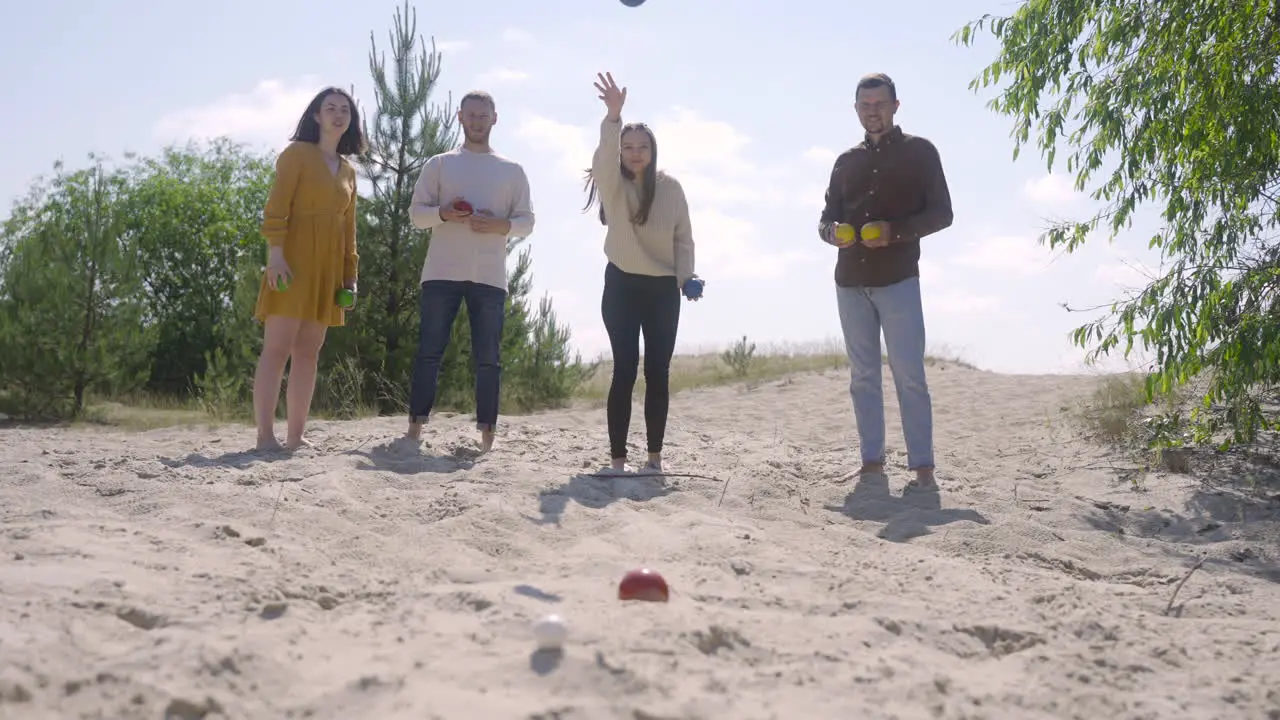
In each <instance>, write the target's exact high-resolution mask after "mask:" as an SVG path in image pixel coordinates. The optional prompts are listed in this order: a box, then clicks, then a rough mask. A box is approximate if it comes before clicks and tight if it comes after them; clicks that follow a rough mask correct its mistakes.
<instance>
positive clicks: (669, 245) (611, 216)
mask: <svg viewBox="0 0 1280 720" xmlns="http://www.w3.org/2000/svg"><path fill="white" fill-rule="evenodd" d="M622 125H623V122H622V121H621V120H618V121H617V122H611V121H610V120H609V118H608V117H606V118H605V119H604V120H602V121H601V122H600V144H599V145H598V146H597V147H596V152H595V156H594V157H593V158H592V160H591V175H592V177H594V178H595V181H596V188H597V193H598V197H599V199H600V204H601V205H602V206H603V207H604V214H605V221H606V222H607V223H608V230H607V231H606V232H605V236H604V254H605V256H606V257H607V258H609V261H610V262H612V263H613V264H614V265H617V266H618V268H619V269H620V270H622V271H624V272H629V273H634V274H637V275H657V276H661V275H674V276H675V278H676V282H677V284H678V285H683V284H684V282H685V281H686V280H688V279H689V278H691V277H694V276H695V275H694V270H693V230H692V228H691V226H690V223H689V202H688V200H686V198H685V195H684V188H683V187H681V186H680V183H679V182H678V181H677V180H676V179H675V178H673V177H671V176H670V175H667V174H666V173H664V172H662V171H659V172H658V177H657V187H656V188H655V191H654V198H653V207H652V208H651V209H650V211H649V220H648V222H646V223H645V224H644V225H636V224H635V223H633V222H631V217H632V215H634V214H635V210H636V208H639V207H640V182H639V180H636V181H631V180H627V179H626V178H624V177H623V176H622V171H621V168H620V167H619V165H618V148H619V145H620V143H621V131H622Z"/></svg>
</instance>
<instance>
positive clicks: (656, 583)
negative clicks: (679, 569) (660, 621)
mask: <svg viewBox="0 0 1280 720" xmlns="http://www.w3.org/2000/svg"><path fill="white" fill-rule="evenodd" d="M670 597H671V591H670V590H669V589H667V581H666V580H663V579H662V575H659V574H658V573H657V572H655V571H653V570H650V569H649V568H641V569H639V570H632V571H630V572H628V573H627V574H626V575H623V576H622V581H621V582H619V583H618V599H619V600H644V601H646V602H667V600H668V599H669V598H670Z"/></svg>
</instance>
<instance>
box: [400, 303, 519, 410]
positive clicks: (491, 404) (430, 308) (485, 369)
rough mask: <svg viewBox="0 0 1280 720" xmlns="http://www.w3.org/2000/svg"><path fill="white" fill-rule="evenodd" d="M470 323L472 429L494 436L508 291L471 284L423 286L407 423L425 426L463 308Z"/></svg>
mask: <svg viewBox="0 0 1280 720" xmlns="http://www.w3.org/2000/svg"><path fill="white" fill-rule="evenodd" d="M464 300H465V301H466V303H467V316H468V317H469V318H470V319H471V361H472V362H473V363H474V364H475V369H476V426H477V427H478V428H479V429H481V430H492V429H494V428H495V427H497V424H498V393H499V382H500V380H501V375H502V364H501V358H500V350H501V348H502V324H503V321H504V320H506V300H507V291H506V290H504V289H502V288H498V287H494V286H492V285H485V284H483V283H475V282H471V281H459V280H429V281H427V282H424V283H422V295H421V306H420V312H419V321H418V323H419V324H418V358H417V362H416V363H415V364H414V370H413V382H412V384H411V386H410V389H409V422H411V423H419V422H426V420H427V417H428V416H429V415H430V414H431V407H432V406H433V405H434V404H435V401H436V387H437V384H438V382H439V379H440V361H441V359H442V358H443V357H444V351H445V350H446V349H447V348H448V347H449V335H450V334H451V333H452V331H453V322H454V320H456V319H457V317H458V310H459V308H461V307H462V302H463V301H464Z"/></svg>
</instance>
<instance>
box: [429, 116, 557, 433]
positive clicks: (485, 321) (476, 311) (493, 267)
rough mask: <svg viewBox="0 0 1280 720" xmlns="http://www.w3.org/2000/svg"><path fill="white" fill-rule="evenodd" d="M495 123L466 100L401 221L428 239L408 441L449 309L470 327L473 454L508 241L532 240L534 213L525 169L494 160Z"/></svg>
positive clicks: (491, 385) (493, 376)
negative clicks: (453, 132) (455, 133)
mask: <svg viewBox="0 0 1280 720" xmlns="http://www.w3.org/2000/svg"><path fill="white" fill-rule="evenodd" d="M497 121H498V112H497V109H496V107H495V105H494V101H493V98H492V97H491V96H490V95H489V94H487V93H483V92H478V91H477V92H470V93H468V94H466V95H464V96H463V98H462V102H461V103H460V104H459V106H458V123H459V125H460V126H461V127H462V132H463V135H464V137H465V142H464V143H463V144H462V147H460V148H457V149H455V150H450V151H449V152H446V153H441V154H439V155H436V156H434V157H432V158H431V159H430V160H428V161H427V162H426V164H425V165H424V166H423V168H422V173H421V174H420V175H419V176H418V184H417V185H416V186H415V187H414V190H413V201H412V203H411V205H410V206H409V218H410V220H411V221H412V222H413V224H414V225H415V226H416V227H419V228H422V229H424V230H430V231H431V245H430V247H429V248H428V250H427V258H426V261H425V262H424V263H423V266H422V296H421V301H422V303H421V305H422V306H421V319H420V327H419V337H418V358H417V363H416V365H415V367H414V373H413V382H412V386H411V388H410V397H409V430H408V433H406V435H407V437H408V438H409V439H410V440H413V441H418V440H420V439H421V437H422V426H423V425H424V424H425V423H426V421H427V417H428V415H430V413H431V408H432V406H433V405H434V404H435V399H436V383H437V379H438V378H439V375H440V361H441V359H442V358H443V357H444V352H445V350H446V349H447V348H448V345H449V335H450V333H451V332H452V330H453V322H454V320H455V319H456V318H457V316H458V309H459V308H460V307H461V305H462V303H463V302H464V301H465V302H466V303H467V316H468V317H469V318H470V319H471V352H472V355H473V356H474V358H475V363H476V424H477V426H478V428H479V430H480V443H481V448H482V449H483V450H485V451H488V450H489V449H490V448H491V447H492V446H493V435H494V429H495V428H496V427H497V423H498V396H499V379H500V374H501V369H502V366H501V358H500V357H499V351H500V349H501V346H502V327H503V320H504V319H505V317H506V299H507V241H508V240H509V239H510V238H515V237H528V236H529V235H530V234H531V233H532V232H533V221H534V217H533V205H532V201H531V200H530V197H529V196H530V193H529V179H528V177H527V176H526V175H525V172H524V168H522V167H521V166H520V164H519V163H517V162H515V161H514V160H510V159H508V158H506V157H503V156H502V155H499V154H498V153H496V152H494V151H493V148H492V147H490V145H489V133H490V132H491V130H492V129H493V126H494V125H495V124H496V123H497Z"/></svg>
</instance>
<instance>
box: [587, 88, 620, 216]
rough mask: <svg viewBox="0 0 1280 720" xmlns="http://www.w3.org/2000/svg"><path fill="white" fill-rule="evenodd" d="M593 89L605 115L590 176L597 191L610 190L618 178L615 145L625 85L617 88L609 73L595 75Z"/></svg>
mask: <svg viewBox="0 0 1280 720" xmlns="http://www.w3.org/2000/svg"><path fill="white" fill-rule="evenodd" d="M595 87H596V90H597V91H599V93H600V99H601V100H602V101H604V106H605V115H604V119H603V120H601V121H600V141H599V143H598V144H597V145H596V152H595V154H594V155H593V156H592V158H591V177H592V178H593V179H595V181H596V187H597V188H599V190H600V191H601V192H606V193H612V192H613V191H614V190H615V189H616V188H617V187H618V186H619V185H620V184H621V182H622V168H621V166H620V165H619V163H618V147H619V145H620V143H621V134H622V106H623V105H625V104H626V102H627V89H626V88H619V87H618V85H617V83H615V82H614V81H613V75H612V74H611V73H604V74H603V75H599V74H598V75H596V83H595Z"/></svg>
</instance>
